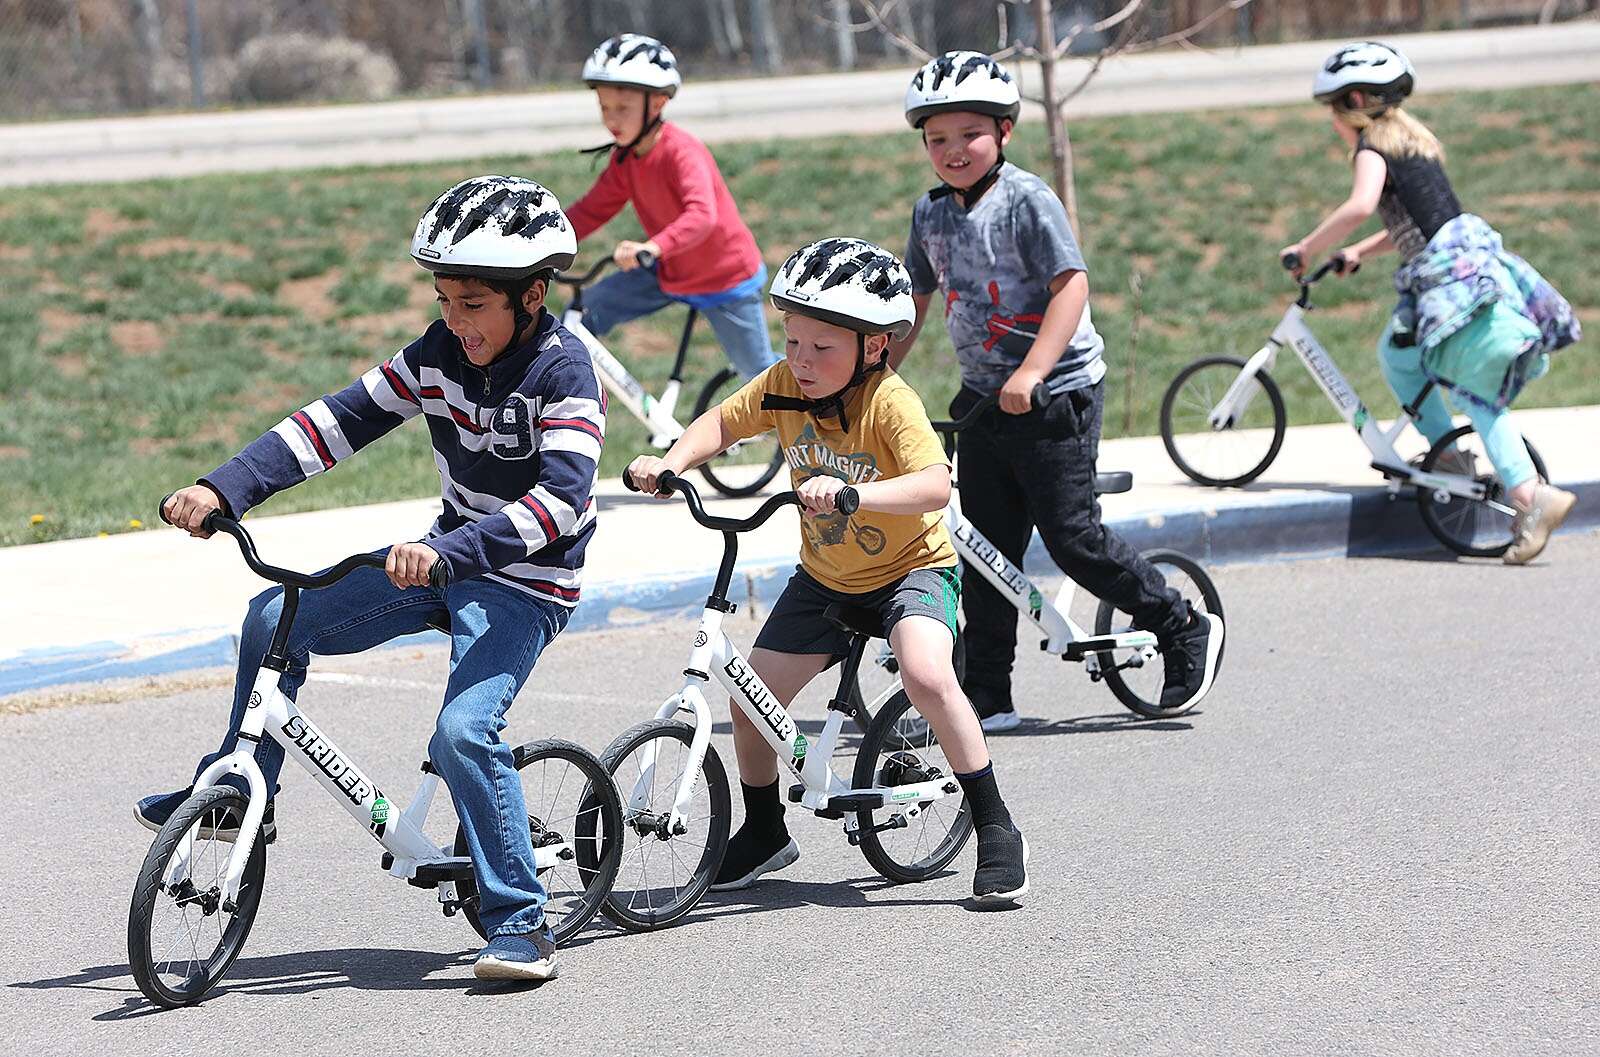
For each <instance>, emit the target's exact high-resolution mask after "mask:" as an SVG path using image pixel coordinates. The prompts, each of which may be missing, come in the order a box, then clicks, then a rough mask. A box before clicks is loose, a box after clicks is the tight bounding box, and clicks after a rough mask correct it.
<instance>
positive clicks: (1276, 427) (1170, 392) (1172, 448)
mask: <svg viewBox="0 0 1600 1057" xmlns="http://www.w3.org/2000/svg"><path fill="white" fill-rule="evenodd" d="M1219 364H1223V365H1227V366H1230V367H1238V368H1240V369H1241V370H1242V369H1243V368H1244V365H1245V361H1243V360H1241V359H1239V358H1238V357H1237V356H1206V357H1203V358H1201V359H1198V360H1195V361H1194V362H1193V363H1191V364H1189V365H1188V366H1187V367H1185V368H1184V369H1183V370H1181V371H1179V372H1178V376H1177V377H1176V378H1174V379H1173V380H1172V384H1171V385H1169V386H1167V391H1166V392H1165V393H1163V394H1162V396H1161V444H1162V446H1163V447H1165V448H1166V449H1167V456H1168V458H1170V459H1171V460H1172V464H1173V465H1174V466H1176V467H1177V468H1178V470H1179V471H1180V472H1182V474H1183V475H1184V476H1185V477H1187V478H1189V480H1191V481H1193V482H1195V483H1196V484H1203V485H1207V486H1209V487H1212V488H1237V487H1240V486H1242V485H1247V484H1249V483H1250V482H1251V481H1254V480H1255V479H1256V478H1257V477H1260V476H1261V475H1262V474H1263V473H1265V472H1266V471H1267V467H1269V466H1271V465H1272V462H1273V460H1274V459H1276V458H1277V457H1278V452H1279V450H1280V449H1282V447H1283V438H1284V435H1285V434H1286V433H1287V432H1288V426H1289V417H1288V413H1287V412H1286V411H1285V410H1284V406H1283V394H1282V393H1281V392H1279V390H1278V383H1277V382H1274V381H1273V380H1272V376H1271V375H1270V374H1268V373H1267V372H1266V371H1264V370H1263V371H1260V372H1258V373H1257V374H1256V381H1257V382H1259V383H1260V385H1261V388H1262V391H1264V392H1265V393H1266V394H1267V400H1268V402H1269V403H1270V404H1271V405H1272V444H1271V445H1270V446H1269V447H1268V449H1267V454H1266V456H1265V457H1264V458H1263V459H1262V460H1261V461H1260V462H1259V463H1257V464H1256V465H1255V466H1254V467H1252V468H1251V469H1250V470H1249V471H1247V472H1245V473H1243V474H1239V475H1238V476H1236V477H1211V476H1209V475H1207V474H1204V473H1202V472H1200V471H1199V470H1197V469H1196V468H1195V467H1193V466H1192V465H1190V464H1189V462H1188V461H1187V460H1185V459H1184V457H1183V456H1182V455H1181V454H1180V453H1179V451H1178V446H1177V442H1176V440H1175V439H1174V434H1173V431H1172V405H1173V403H1174V401H1176V400H1177V397H1178V391H1179V390H1180V389H1181V388H1182V387H1183V383H1184V382H1185V381H1187V380H1188V379H1189V377H1190V376H1191V375H1193V374H1195V373H1196V372H1198V371H1200V370H1202V369H1204V368H1206V367H1213V366H1217V365H1219Z"/></svg>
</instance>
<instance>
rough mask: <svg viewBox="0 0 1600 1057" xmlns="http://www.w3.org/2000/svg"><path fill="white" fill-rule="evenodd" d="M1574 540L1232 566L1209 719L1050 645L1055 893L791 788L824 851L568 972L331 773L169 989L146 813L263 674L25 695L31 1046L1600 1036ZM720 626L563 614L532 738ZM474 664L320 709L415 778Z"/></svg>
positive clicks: (1001, 751)
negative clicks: (1546, 552)
mask: <svg viewBox="0 0 1600 1057" xmlns="http://www.w3.org/2000/svg"><path fill="white" fill-rule="evenodd" d="M1559 553H1560V560H1559V561H1552V562H1550V563H1548V564H1544V565H1539V566H1534V567H1530V568H1507V567H1504V566H1501V565H1499V564H1495V563H1487V562H1471V563H1466V562H1450V561H1448V560H1440V559H1441V558H1442V556H1435V555H1423V556H1419V557H1415V558H1409V559H1402V558H1368V559H1347V558H1341V559H1333V560H1308V561H1299V562H1289V563H1285V562H1276V563H1265V564H1256V565H1231V566H1222V567H1219V568H1215V569H1213V574H1214V576H1215V578H1216V581H1217V584H1218V586H1219V588H1220V589H1221V592H1222V596H1223V599H1224V603H1225V607H1226V613H1227V620H1228V627H1229V638H1228V650H1227V662H1226V666H1225V668H1224V670H1223V672H1222V673H1221V675H1220V677H1219V679H1218V681H1217V684H1216V687H1215V689H1214V690H1213V691H1212V693H1211V696H1210V697H1208V698H1207V700H1206V701H1205V702H1204V703H1203V705H1202V707H1201V708H1200V709H1199V710H1198V711H1197V712H1195V713H1194V714H1192V715H1189V716H1185V717H1182V718H1180V719H1175V720H1168V721H1159V722H1150V721H1141V720H1138V719H1137V718H1135V717H1133V716H1132V715H1131V714H1129V713H1126V712H1124V711H1123V710H1122V709H1121V708H1120V707H1119V706H1118V705H1117V704H1116V702H1115V700H1114V699H1113V698H1112V697H1111V695H1110V694H1109V692H1107V691H1106V690H1105V688H1104V687H1101V686H1095V685H1091V684H1090V683H1089V682H1088V681H1087V680H1086V679H1085V678H1084V677H1083V674H1082V672H1081V670H1080V669H1078V668H1076V667H1075V666H1067V665H1064V664H1063V663H1062V662H1061V661H1058V660H1054V659H1049V658H1045V657H1042V656H1040V655H1038V654H1033V653H1031V652H1027V651H1025V652H1024V655H1023V657H1022V659H1021V661H1020V663H1019V671H1018V675H1017V697H1018V700H1019V701H1020V702H1021V711H1022V712H1023V714H1024V715H1025V716H1026V717H1027V720H1026V722H1025V724H1024V726H1023V727H1022V729H1021V730H1020V731H1019V732H1017V733H1016V734H1014V735H1008V736H1003V737H996V738H994V739H993V740H992V742H991V745H992V749H993V753H994V756H995V759H996V767H997V770H998V773H999V777H1000V783H1001V787H1002V789H1003V790H1004V791H1005V793H1006V794H1007V796H1008V798H1009V799H1010V801H1011V804H1012V807H1013V811H1014V812H1015V814H1016V816H1017V818H1018V820H1019V822H1020V823H1021V825H1022V826H1023V827H1024V828H1025V830H1026V832H1027V833H1028V834H1029V837H1030V840H1031V843H1032V847H1033V863H1032V883H1033V893H1032V895H1031V896H1030V898H1029V900H1028V902H1027V904H1026V905H1025V906H1024V907H1023V908H1021V909H1020V910H1016V911H1013V912H1009V913H998V914H996V913H987V914H979V913H974V912H972V911H971V910H969V909H968V908H967V906H966V905H965V901H964V897H965V896H966V894H967V892H968V886H969V884H970V877H971V870H972V852H971V850H970V849H969V850H967V851H966V852H965V853H964V854H963V855H962V857H961V858H959V859H958V860H957V861H956V863H955V865H954V869H953V871H952V872H951V873H950V875H949V876H947V877H944V878H941V879H936V880H934V881H931V882H928V883H926V884H922V885H918V886H910V887H891V886H887V885H886V884H884V883H883V882H882V881H880V880H879V879H877V878H876V877H875V876H873V875H872V873H871V871H870V869H869V868H868V867H867V866H866V864H865V862H864V860H863V859H862V858H861V857H860V856H859V855H858V854H857V853H856V852H855V850H853V849H851V848H849V847H848V846H847V845H846V844H845V842H844V840H843V838H842V836H841V834H840V833H839V832H838V830H837V824H836V823H827V822H822V821H819V820H814V819H810V818H806V817H798V816H796V815H794V814H791V816H790V821H791V826H792V829H793V830H794V832H795V833H796V835H797V837H798V839H799V841H800V843H801V846H802V850H803V856H802V858H801V860H800V862H799V863H798V864H796V865H795V866H793V867H791V868H790V869H789V870H787V871H785V872H784V873H782V874H781V875H778V876H777V877H776V878H774V879H771V880H768V881H765V882H763V883H762V884H760V885H759V886H757V887H755V888H753V889H751V890H749V891H748V892H745V893H736V894H728V895H723V896H715V897H713V898H711V899H709V900H708V901H707V902H706V903H705V904H704V905H703V906H702V908H701V909H699V910H698V911H697V912H696V913H695V914H693V915H692V916H691V917H690V918H689V919H688V920H687V921H686V922H685V923H684V924H683V925H681V926H680V927H678V928H674V929H671V930H668V931H665V932H661V933H656V934H651V935H624V934H619V933H617V932H615V931H612V930H610V929H608V928H606V927H603V926H602V925H599V924H596V925H594V926H591V927H590V929H588V930H587V931H585V932H584V933H582V934H580V936H579V937H577V938H576V939H575V940H574V942H573V943H572V944H571V945H570V946H569V947H568V949H566V950H565V951H564V952H563V955H562V958H563V975H562V977H561V979H559V980H557V981H555V982H553V983H550V984H548V985H545V986H543V987H539V988H533V989H519V988H514V987H506V986H503V985H495V986H486V985H483V984H480V983H478V982H477V981H475V980H474V979H473V978H472V975H471V969H470V961H469V959H470V956H471V954H472V953H473V952H474V951H475V949H476V944H475V942H474V941H475V939H476V937H475V936H473V935H472V934H471V933H470V932H469V931H468V929H467V926H466V925H465V924H464V923H462V922H461V920H460V919H459V918H457V919H451V920H446V919H444V918H443V917H441V916H440V914H439V912H438V910H437V908H436V907H435V905H434V904H433V896H432V893H428V892H419V891H416V890H414V889H410V888H408V887H406V886H405V885H403V884H401V883H400V882H398V881H396V880H394V879H393V878H389V877H386V876H384V875H382V874H380V873H379V872H378V871H377V869H376V868H375V867H376V866H377V858H378V848H377V846H376V845H375V844H374V843H373V842H372V841H371V840H370V839H369V838H368V837H366V836H364V835H363V834H360V833H357V832H355V831H354V830H352V829H351V828H350V827H349V826H348V823H347V822H346V821H345V816H344V815H343V814H342V813H339V812H335V811H333V810H332V808H331V806H330V805H329V804H328V803H326V802H325V801H323V800H322V798H321V797H320V796H318V795H317V790H316V789H315V788H314V787H313V786H312V785H311V783H310V781H309V779H308V778H306V777H305V776H304V775H303V774H301V773H299V772H297V771H296V772H294V773H290V774H288V775H287V780H286V785H285V790H284V792H283V794H282V797H281V800H280V804H279V814H278V819H279V825H280V830H281V833H282V837H281V839H280V840H279V841H278V843H277V844H275V845H273V846H272V848H271V851H270V854H269V858H268V876H267V884H266V894H265V898H264V902H263V906H262V910H261V914H260V917H259V919H258V921H257V924H256V927H255V931H254V933H253V934H252V935H251V937H250V941H249V944H248V946H247V947H246V949H245V951H244V954H243V956H242V957H241V958H240V960H239V962H238V963H237V964H236V965H235V966H234V968H233V970H232V972H231V973H230V974H229V976H228V978H227V979H226V981H225V982H224V983H223V985H222V986H221V987H220V988H219V989H218V990H217V992H216V993H215V994H214V995H213V996H212V997H211V998H210V999H209V1000H208V1001H207V1002H205V1003H204V1004H203V1005H201V1006H200V1007H198V1008H195V1009H191V1010H186V1011H180V1012H176V1013H156V1012H153V1011H152V1010H151V1008H150V1007H149V1006H148V1005H147V1004H146V1003H145V1002H144V1000H143V998H142V997H141V996H140V995H139V994H138V992H137V990H136V989H135V988H134V985H133V983H132V981H131V979H130V978H129V976H128V971H127V967H126V961H127V956H126V950H125V946H124V944H125V931H126V915H127V906H128V899H129V896H130V893H131V889H132V884H133V879H134V875H135V872H136V870H137V869H138V865H139V862H140V861H141V859H142V857H143V855H144V853H145V850H146V848H147V847H148V845H149V837H150V835H149V834H148V833H146V832H145V831H144V830H142V829H139V828H138V827H137V826H136V825H135V824H134V823H133V821H132V820H131V818H130V817H129V812H130V806H131V804H132V802H133V801H134V799H135V798H137V797H138V796H140V795H142V794H145V793H149V792H152V791H156V790H163V789H167V788H171V787H174V786H176V785H178V784H181V782H182V780H183V779H184V778H186V776H187V775H188V773H189V771H190V768H191V767H192V765H193V762H194V759H195V757H196V756H198V755H199V754H200V753H201V752H203V751H205V750H207V749H209V748H210V747H212V745H213V743H214V741H215V739H216V737H217V736H218V735H219V734H220V732H221V723H222V721H223V718H224V713H225V711H226V705H225V699H226V691H225V689H224V688H222V687H221V686H211V687H206V686H203V685H199V684H203V683H204V682H205V681H206V678H208V677H210V676H213V675H215V676H216V677H217V680H216V681H219V682H220V681H222V680H225V678H226V673H221V672H219V673H199V675H198V676H194V677H192V679H191V685H198V688H197V689H190V690H185V691H182V692H177V693H173V694H170V695H167V696H157V695H154V694H151V693H149V692H134V693H132V694H125V695H123V696H117V695H115V694H112V695H109V697H108V699H102V700H98V701H95V702H94V703H80V704H63V705H59V706H56V707H49V706H48V704H47V703H45V704H43V705H41V707H37V708H34V709H33V710H31V711H27V712H24V713H22V714H10V715H8V714H0V774H4V775H5V776H6V777H7V779H8V781H7V795H6V796H5V797H4V798H3V799H0V851H3V854H0V888H3V890H4V891H6V892H8V893H10V896H11V897H10V898H8V899H6V900H5V901H3V903H0V936H4V937H5V939H4V940H0V951H3V952H4V957H3V959H0V963H3V964H4V966H5V968H4V971H3V973H0V1023H3V1024H5V1025H6V1027H5V1029H4V1032H3V1033H0V1052H3V1053H5V1054H19V1055H20V1054H27V1055H29V1057H39V1055H46V1054H57V1053H63V1054H65V1053H71V1054H82V1053H115V1054H118V1055H137V1054H146V1053H149V1054H156V1053H160V1054H174V1053H179V1054H182V1053H199V1052H202V1051H204V1052H207V1053H217V1052H228V1051H230V1050H236V1051H245V1050H248V1051H250V1052H256V1051H259V1050H260V1049H261V1047H262V1046H263V1044H270V1046H271V1047H272V1048H273V1049H275V1050H278V1051H281V1052H287V1053H307V1054H328V1053H349V1052H361V1051H372V1052H388V1051H399V1050H412V1051H420V1052H439V1051H444V1050H446V1049H450V1050H459V1051H483V1050H496V1051H497V1050H502V1049H505V1048H507V1047H509V1046H510V1045H512V1044H513V1043H514V1044H515V1045H517V1046H519V1047H524V1046H525V1047H529V1048H532V1049H535V1050H536V1051H538V1052H546V1051H549V1052H562V1053H566V1052H573V1053H606V1054H614V1053H656V1052H692V1053H707V1054H720V1053H739V1054H744V1053H750V1052H753V1051H756V1050H758V1049H759V1050H760V1051H761V1052H764V1053H774V1054H787V1053H812V1054H814V1053H906V1052H986V1053H1006V1054H1012V1053H1041V1054H1045V1053H1048V1054H1060V1053H1083V1052H1105V1053H1139V1054H1185V1055H1190V1054H1212V1053H1215V1054H1226V1055H1229V1057H1232V1055H1235V1054H1239V1053H1247V1054H1259V1053H1292V1054H1339V1055H1345V1054H1350V1053H1382V1054H1412V1053H1415V1054H1456V1053H1473V1054H1500V1053H1504V1054H1517V1055H1519V1057H1522V1055H1532V1054H1545V1053H1548V1054H1561V1055H1563V1057H1566V1055H1570V1054H1574V1053H1593V1052H1596V1051H1597V1049H1600V1006H1597V1004H1596V1002H1595V997H1594V996H1595V994H1596V993H1597V990H1600V968H1597V966H1600V963H1597V962H1596V959H1595V957H1594V951H1595V949H1596V946H1597V943H1600V928H1597V924H1600V923H1597V914H1600V910H1597V907H1600V903H1597V901H1596V898H1595V897H1596V894H1597V892H1596V882H1595V877H1594V864H1595V862H1596V859H1597V855H1600V839H1597V830H1596V827H1595V825H1594V820H1595V818H1596V816H1597V812H1600V785H1596V783H1595V782H1594V781H1593V773H1594V759H1595V752H1596V747H1597V746H1596V739H1597V735H1596V733H1595V728H1594V726H1593V724H1592V722H1591V717H1590V714H1589V712H1588V710H1587V706H1589V705H1590V704H1592V702H1593V700H1594V690H1593V688H1594V686H1595V685H1596V684H1597V681H1600V651H1596V650H1595V649H1594V647H1593V631H1592V623H1593V621H1592V620H1590V619H1588V617H1587V616H1586V615H1587V614H1588V613H1589V612H1590V608H1591V607H1589V606H1588V605H1587V602H1586V600H1587V599H1588V598H1592V597H1593V596H1594V595H1595V594H1596V593H1597V592H1600V535H1597V534H1595V533H1593V532H1585V533H1569V534H1567V535H1566V536H1564V537H1563V538H1562V539H1561V540H1560V552H1559ZM755 628H756V624H755V622H754V621H753V620H751V619H750V618H749V616H748V614H747V613H744V612H741V613H740V614H738V615H737V616H735V617H734V618H731V620H730V630H731V632H732V633H733V635H734V636H735V638H736V639H737V640H738V641H739V642H741V643H743V644H745V645H748V644H749V642H750V640H751V638H752V637H753V635H754V631H755ZM691 631H692V624H691V623H689V622H686V621H684V620H681V619H673V620H670V621H663V622H659V623H655V624H651V625H649V626H645V627H641V628H633V629H620V630H611V631H603V632H595V633H590V634H580V635H567V636H563V637H562V638H561V639H560V640H558V641H557V643H556V644H555V645H554V646H553V647H552V648H551V650H550V651H549V652H548V653H547V654H546V656H545V658H544V659H543V660H542V661H541V663H540V665H539V667H538V669H537V670H536V673H535V676H534V680H533V683H532V684H531V686H530V688H529V689H528V690H527V691H526V692H525V693H524V694H523V695H522V697H521V698H520V700H519V701H518V703H517V705H516V707H515V708H514V709H513V710H512V713H511V726H510V729H509V730H508V731H507V735H506V736H507V738H508V739H510V740H513V741H522V740H528V739H533V738H537V737H543V736H549V735H562V736H567V737H572V738H575V739H576V740H578V741H580V742H583V743H584V744H587V745H589V746H590V747H592V748H594V749H596V750H598V749H600V748H602V747H603V746H604V745H605V744H606V743H607V742H608V741H609V740H610V738H611V737H613V736H614V735H615V734H616V733H618V732H619V731H621V730H622V729H624V728H625V727H627V726H628V725H630V724H631V723H633V722H635V721H637V720H639V719H641V718H645V717H646V716H647V714H648V713H649V712H650V711H651V710H652V709H653V708H654V706H655V704H656V702H657V701H658V700H659V699H660V698H661V697H663V696H665V695H666V694H667V693H669V692H670V691H671V690H672V689H673V688H674V687H675V686H676V684H677V682H678V680H679V678H680V677H679V676H678V675H677V672H678V670H679V669H680V668H681V666H682V664H683V659H684V656H685V655H686V653H687V650H688V637H689V635H690V634H691ZM443 675H444V656H443V653H442V650H441V649H440V648H438V647H433V646H423V647H417V648H414V649H401V650H390V651H386V652H381V653H374V654H368V655H364V656H361V657H356V658H348V659H341V660H327V661H324V662H319V664H318V666H317V668H316V669H315V670H314V673H313V676H312V681H311V683H310V684H309V685H308V687H307V690H306V692H305V694H304V695H303V698H302V704H304V706H305V707H306V709H307V711H308V712H309V713H310V714H311V715H313V716H314V717H315V718H316V719H317V720H318V721H319V722H320V723H321V724H322V725H323V726H324V727H325V728H327V729H328V730H329V732H330V733H332V734H333V735H334V736H335V737H337V738H338V739H339V741H340V743H341V745H342V746H343V747H344V748H345V749H347V750H348V751H349V752H350V753H351V755H352V756H354V757H355V758H357V759H358V760H359V761H360V762H361V763H362V764H363V765H364V766H366V767H367V768H368V769H369V770H370V771H372V772H373V773H374V775H375V777H377V778H378V779H379V780H380V781H381V782H382V783H383V784H384V785H385V786H386V787H387V788H391V789H394V790H397V791H399V790H406V789H409V788H410V787H411V785H412V783H413V781H414V777H415V768H416V762H417V759H418V754H419V753H420V752H421V751H422V748H423V745H424V743H425V740H426V738H427V737H428V735H429V732H430V730H431V724H432V718H433V715H434V712H435V710H436V707H437V705H436V702H437V699H438V695H439V692H440V688H441V686H442V682H443ZM804 700H805V701H806V702H808V703H806V704H802V705H801V706H800V707H799V708H798V716H799V717H800V718H801V719H803V720H804V721H806V724H805V725H806V726H807V728H808V729H811V730H815V729H816V728H817V727H818V726H819V725H820V721H821V715H822V710H821V706H820V701H821V694H820V692H819V691H818V689H817V688H813V689H812V690H810V691H808V695H807V697H806V698H805V699H804ZM719 731H720V733H719V735H718V736H717V738H716V740H715V743H716V745H717V747H718V749H719V751H721V753H722V754H723V758H724V760H726V761H728V763H729V766H730V769H731V768H732V758H733V757H732V748H731V745H730V743H729V738H728V736H727V727H726V724H725V723H724V724H722V725H720V726H719ZM291 770H292V769H291ZM401 796H402V798H403V799H404V798H406V797H405V794H404V793H401ZM734 799H735V802H736V803H737V800H738V797H737V795H735V798H734ZM437 832H438V833H439V835H440V838H441V839H443V838H444V837H445V836H447V835H448V833H449V832H450V824H449V823H448V822H447V821H445V820H440V822H439V824H438V827H437Z"/></svg>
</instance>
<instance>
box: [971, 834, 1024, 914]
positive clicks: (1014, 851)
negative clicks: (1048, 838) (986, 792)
mask: <svg viewBox="0 0 1600 1057" xmlns="http://www.w3.org/2000/svg"><path fill="white" fill-rule="evenodd" d="M1027 894H1028V839H1027V838H1026V837H1024V836H1023V835H1022V833H1021V831H1020V830H1018V829H1017V828H1016V826H1015V825H1011V826H1002V825H999V824H997V823H990V824H989V825H987V826H979V827H978V869H977V872H976V873H974V874H973V875H972V898H973V899H975V900H977V901H978V902H979V903H1020V902H1021V901H1022V897H1023V896H1025V895H1027Z"/></svg>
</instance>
